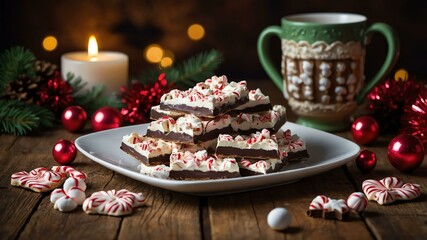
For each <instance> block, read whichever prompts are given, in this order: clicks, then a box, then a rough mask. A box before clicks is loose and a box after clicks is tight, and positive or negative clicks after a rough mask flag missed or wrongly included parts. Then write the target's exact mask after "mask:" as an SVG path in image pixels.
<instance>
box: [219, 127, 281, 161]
mask: <svg viewBox="0 0 427 240" xmlns="http://www.w3.org/2000/svg"><path fill="white" fill-rule="evenodd" d="M278 149H279V147H278V144H277V139H276V136H275V135H271V134H270V131H268V130H267V129H263V130H262V131H261V132H256V133H254V134H251V135H248V136H245V135H238V136H236V137H233V136H231V135H228V134H221V135H219V136H218V143H217V146H216V152H215V153H216V155H217V156H220V157H237V158H252V159H270V158H272V159H280V156H279V151H278Z"/></svg>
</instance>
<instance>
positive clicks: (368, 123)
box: [351, 116, 380, 145]
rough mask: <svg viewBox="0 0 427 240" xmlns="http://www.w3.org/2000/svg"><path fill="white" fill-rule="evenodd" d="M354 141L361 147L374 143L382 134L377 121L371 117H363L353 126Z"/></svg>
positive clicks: (355, 121)
mask: <svg viewBox="0 0 427 240" xmlns="http://www.w3.org/2000/svg"><path fill="white" fill-rule="evenodd" d="M351 132H352V133H353V138H354V141H356V142H357V143H358V144H360V145H365V144H369V143H372V142H374V141H375V140H376V139H377V138H378V135H379V133H380V127H379V125H378V123H377V121H376V120H375V119H374V118H372V117H370V116H361V117H358V118H357V119H356V120H354V122H353V124H352V125H351Z"/></svg>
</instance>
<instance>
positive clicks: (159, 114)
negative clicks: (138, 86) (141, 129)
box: [150, 108, 184, 120]
mask: <svg viewBox="0 0 427 240" xmlns="http://www.w3.org/2000/svg"><path fill="white" fill-rule="evenodd" d="M165 116H168V117H171V118H173V119H175V120H176V119H177V118H179V117H181V116H184V113H183V114H181V115H176V116H171V115H168V114H166V113H163V112H158V111H156V110H155V109H153V108H151V110H150V119H151V120H157V119H160V118H162V117H165Z"/></svg>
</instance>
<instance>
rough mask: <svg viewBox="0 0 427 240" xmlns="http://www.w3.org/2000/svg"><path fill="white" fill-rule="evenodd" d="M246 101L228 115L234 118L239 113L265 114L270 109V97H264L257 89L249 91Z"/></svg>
mask: <svg viewBox="0 0 427 240" xmlns="http://www.w3.org/2000/svg"><path fill="white" fill-rule="evenodd" d="M248 99H249V100H248V102H246V103H245V104H242V105H240V106H238V107H237V108H235V109H233V110H231V111H230V112H228V114H230V115H231V116H234V115H238V114H240V113H255V112H265V111H268V110H271V109H272V106H271V103H270V97H269V96H266V95H264V94H263V93H262V92H261V90H260V89H259V88H257V89H254V90H250V91H249V94H248Z"/></svg>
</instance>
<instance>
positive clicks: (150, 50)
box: [145, 44, 163, 63]
mask: <svg viewBox="0 0 427 240" xmlns="http://www.w3.org/2000/svg"><path fill="white" fill-rule="evenodd" d="M162 58H163V49H162V47H161V46H160V45H158V44H150V45H148V46H147V47H146V48H145V59H147V61H148V62H151V63H159V62H160V61H161V60H162Z"/></svg>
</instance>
